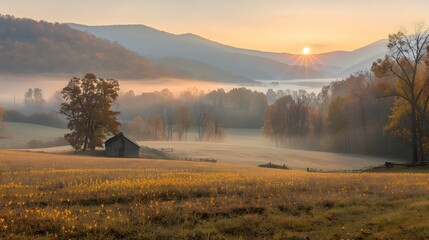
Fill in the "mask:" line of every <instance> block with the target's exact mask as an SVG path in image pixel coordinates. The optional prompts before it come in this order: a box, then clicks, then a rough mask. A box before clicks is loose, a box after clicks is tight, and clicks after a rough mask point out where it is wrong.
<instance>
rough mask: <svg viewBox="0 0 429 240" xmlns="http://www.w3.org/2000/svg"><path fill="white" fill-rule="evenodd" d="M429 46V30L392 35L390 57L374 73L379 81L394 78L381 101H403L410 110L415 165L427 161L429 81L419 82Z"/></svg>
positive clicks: (377, 64) (379, 62)
mask: <svg viewBox="0 0 429 240" xmlns="http://www.w3.org/2000/svg"><path fill="white" fill-rule="evenodd" d="M428 44H429V29H426V28H424V26H423V25H416V26H415V28H414V32H413V33H412V34H411V35H407V32H406V30H403V31H399V32H398V33H394V34H390V35H389V43H388V44H387V47H388V49H389V50H390V54H389V55H386V57H385V58H384V59H378V60H377V62H374V63H373V65H372V68H371V70H372V71H373V72H374V74H375V75H376V76H377V77H380V78H392V79H393V80H394V83H393V84H384V85H383V92H382V94H381V95H382V97H390V96H391V97H395V98H402V99H404V100H405V102H406V103H407V104H409V106H410V113H409V116H410V125H409V130H410V133H411V148H412V162H413V163H417V161H418V159H420V161H424V154H423V141H422V139H423V138H424V134H425V133H424V125H425V121H426V116H425V111H426V110H427V106H428V103H429V94H427V93H426V94H425V92H426V91H427V90H425V89H426V88H425V87H424V86H425V85H426V83H424V82H427V81H423V82H422V81H418V72H419V71H422V68H423V66H422V65H423V61H424V59H423V58H424V56H425V54H426V53H427V50H426V46H427V45H428Z"/></svg>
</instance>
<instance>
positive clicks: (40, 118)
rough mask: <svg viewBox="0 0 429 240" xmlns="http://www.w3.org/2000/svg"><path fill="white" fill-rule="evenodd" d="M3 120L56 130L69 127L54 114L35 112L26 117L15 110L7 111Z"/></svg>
mask: <svg viewBox="0 0 429 240" xmlns="http://www.w3.org/2000/svg"><path fill="white" fill-rule="evenodd" d="M3 120H4V121H5V122H22V123H31V124H38V125H43V126H48V127H56V128H66V127H67V123H66V122H65V121H63V120H62V119H61V118H59V117H58V115H57V114H56V113H53V112H49V113H44V112H35V113H32V114H29V115H25V114H23V113H21V112H19V111H15V110H5V111H4V114H3Z"/></svg>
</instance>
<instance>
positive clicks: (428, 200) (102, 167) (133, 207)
mask: <svg viewBox="0 0 429 240" xmlns="http://www.w3.org/2000/svg"><path fill="white" fill-rule="evenodd" d="M0 174H1V175H0V238H1V239H55V238H57V239H359V238H360V239H426V238H428V237H429V228H428V227H427V226H429V217H428V216H429V175H428V174H416V173H356V174H326V173H306V172H298V171H284V170H276V169H262V168H257V167H249V166H239V165H227V164H212V163H195V162H180V161H163V160H146V159H114V158H101V157H98V158H96V157H86V156H73V155H55V154H46V153H29V152H16V151H4V150H2V151H0Z"/></svg>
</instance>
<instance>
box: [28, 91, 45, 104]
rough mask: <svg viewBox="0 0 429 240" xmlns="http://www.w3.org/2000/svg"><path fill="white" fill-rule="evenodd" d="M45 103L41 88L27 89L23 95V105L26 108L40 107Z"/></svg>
mask: <svg viewBox="0 0 429 240" xmlns="http://www.w3.org/2000/svg"><path fill="white" fill-rule="evenodd" d="M45 103H46V101H45V99H44V98H43V93H42V89H41V88H34V89H32V88H29V89H28V90H27V92H25V94H24V104H25V105H26V106H27V107H42V106H43V105H45Z"/></svg>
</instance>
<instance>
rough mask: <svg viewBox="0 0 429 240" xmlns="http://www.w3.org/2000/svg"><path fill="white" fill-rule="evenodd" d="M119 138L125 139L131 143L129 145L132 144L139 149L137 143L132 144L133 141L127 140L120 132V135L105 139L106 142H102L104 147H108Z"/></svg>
mask: <svg viewBox="0 0 429 240" xmlns="http://www.w3.org/2000/svg"><path fill="white" fill-rule="evenodd" d="M121 138H125V139H126V140H128V141H130V142H131V143H133V144H134V145H136V146H139V147H140V145H139V144H138V143H136V142H134V141H133V140H131V139H129V138H127V137H126V136H125V135H124V134H123V133H122V132H120V133H118V134H116V135H115V136H113V137H111V138H109V139H107V140H106V141H105V142H104V145H105V146H107V145H109V144H111V143H113V142H115V141H116V140H119V139H121Z"/></svg>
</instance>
